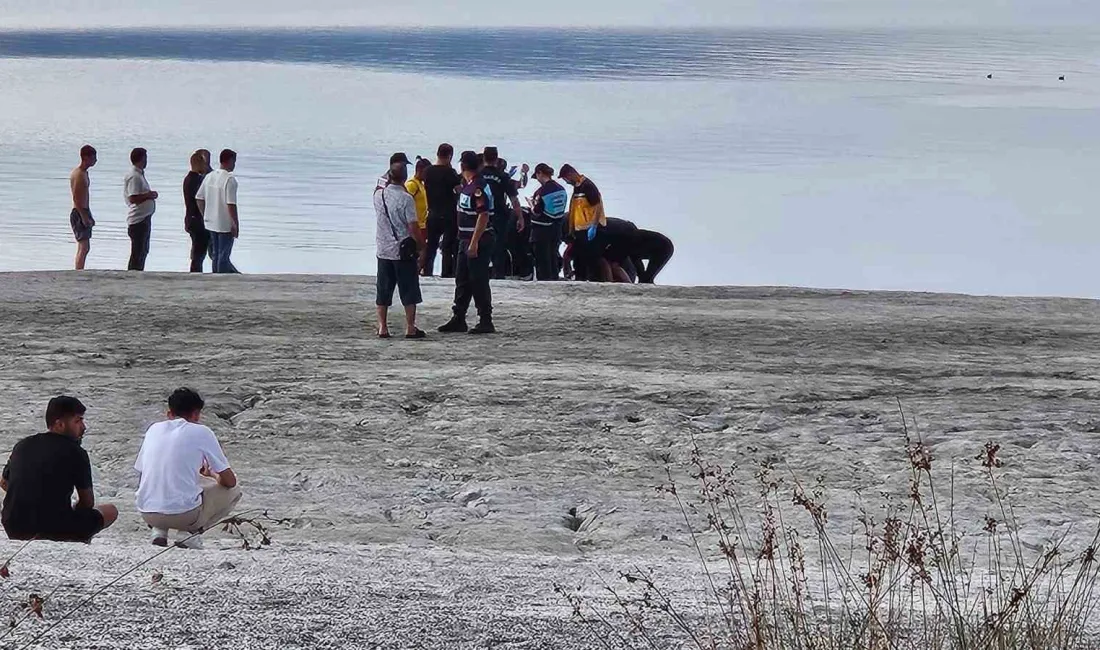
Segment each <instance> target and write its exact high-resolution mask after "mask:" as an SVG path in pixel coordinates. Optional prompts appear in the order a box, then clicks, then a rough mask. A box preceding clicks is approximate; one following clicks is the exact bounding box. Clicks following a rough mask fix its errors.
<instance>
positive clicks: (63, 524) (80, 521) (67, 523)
mask: <svg viewBox="0 0 1100 650" xmlns="http://www.w3.org/2000/svg"><path fill="white" fill-rule="evenodd" d="M32 528H33V529H34V530H31V529H32ZM102 530H103V513H101V512H100V511H98V510H96V509H95V508H77V509H75V510H73V511H72V512H70V513H68V514H66V515H63V516H61V517H58V518H57V519H56V520H54V521H49V522H41V521H40V522H38V525H37V526H31V527H23V526H15V525H12V524H11V523H10V522H9V523H6V524H4V531H5V532H6V533H7V534H8V538H9V539H15V540H30V539H43V540H48V541H53V542H88V541H91V539H92V538H93V537H95V536H96V535H98V534H99V533H100V532H102Z"/></svg>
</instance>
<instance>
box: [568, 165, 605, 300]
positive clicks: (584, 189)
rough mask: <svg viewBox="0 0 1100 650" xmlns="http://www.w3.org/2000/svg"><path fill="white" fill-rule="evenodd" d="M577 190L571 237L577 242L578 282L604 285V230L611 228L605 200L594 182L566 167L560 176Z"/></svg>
mask: <svg viewBox="0 0 1100 650" xmlns="http://www.w3.org/2000/svg"><path fill="white" fill-rule="evenodd" d="M558 178H561V179H562V180H564V181H565V182H566V183H569V184H570V185H572V186H573V198H572V200H571V201H570V204H569V222H568V223H569V234H570V235H571V236H572V239H573V269H574V273H575V275H576V277H577V279H578V280H588V281H597V282H603V281H607V280H609V279H610V278H607V277H606V276H605V275H604V274H603V273H601V269H600V264H599V260H600V259H601V253H602V251H603V246H601V245H600V229H601V228H603V227H605V226H607V215H606V214H605V213H604V207H603V197H602V196H601V195H600V190H599V188H598V187H596V184H595V183H593V182H592V180H591V179H589V178H586V177H585V176H582V175H581V174H580V173H579V172H578V171H577V170H576V169H575V168H574V167H573V166H572V165H562V167H561V171H560V172H559V173H558Z"/></svg>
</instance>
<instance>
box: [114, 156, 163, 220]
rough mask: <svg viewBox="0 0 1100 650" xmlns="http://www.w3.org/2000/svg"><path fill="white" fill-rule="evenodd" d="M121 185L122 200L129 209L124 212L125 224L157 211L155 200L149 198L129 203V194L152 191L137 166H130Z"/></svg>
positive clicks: (145, 217) (135, 194)
mask: <svg viewBox="0 0 1100 650" xmlns="http://www.w3.org/2000/svg"><path fill="white" fill-rule="evenodd" d="M122 186H123V187H122V200H124V201H126V207H127V208H128V209H129V212H127V214H126V223H127V224H129V225H131V226H132V225H134V224H137V223H141V222H142V221H145V220H146V219H148V218H149V217H151V216H153V213H154V212H156V211H157V202H156V201H153V200H151V199H150V200H148V201H142V202H141V203H136V204H135V203H130V197H131V196H137V195H138V194H148V193H149V192H151V191H152V190H151V189H150V188H149V181H147V180H145V172H143V171H142V170H140V169H138V168H137V167H134V168H132V169H131V170H130V171H129V173H127V174H126V179H125V180H124V181H123V182H122Z"/></svg>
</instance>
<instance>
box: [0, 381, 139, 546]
mask: <svg viewBox="0 0 1100 650" xmlns="http://www.w3.org/2000/svg"><path fill="white" fill-rule="evenodd" d="M84 412H85V408H84V405H83V404H81V403H80V400H78V399H76V398H75V397H67V396H64V395H62V396H60V397H55V398H53V399H51V400H50V403H49V406H47V407H46V426H47V428H48V429H49V432H48V433H39V434H37V435H33V436H30V437H29V438H24V439H23V440H21V441H19V443H17V444H16V445H15V448H14V449H12V452H11V457H10V458H9V460H8V464H7V465H5V466H4V473H3V478H2V479H0V489H3V490H4V491H5V492H6V494H5V495H4V507H3V512H2V515H0V520H2V521H3V525H4V530H5V532H7V534H8V537H9V538H11V539H17V540H31V539H46V540H53V541H57V542H90V541H91V540H92V537H94V536H95V535H97V534H98V533H99V532H101V531H102V530H104V529H106V528H108V527H109V526H110V525H111V524H113V523H115V520H117V519H118V508H116V507H115V506H113V505H110V504H103V505H101V506H98V507H97V506H96V504H95V494H94V493H93V492H92V466H91V463H90V462H89V460H88V453H87V452H86V451H84V449H83V447H81V446H80V442H81V440H82V439H83V438H84V432H85V431H86V430H87V428H86V427H85V426H84ZM73 490H76V493H77V502H76V505H75V506H74V505H73V503H72V495H73Z"/></svg>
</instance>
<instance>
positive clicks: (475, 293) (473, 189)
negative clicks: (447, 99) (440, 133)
mask: <svg viewBox="0 0 1100 650" xmlns="http://www.w3.org/2000/svg"><path fill="white" fill-rule="evenodd" d="M461 168H462V179H463V185H462V189H461V190H459V194H458V240H459V243H458V262H457V264H456V268H455V304H454V308H453V311H454V315H453V316H452V317H451V320H450V321H448V322H447V323H446V324H445V325H443V326H442V327H440V328H439V331H440V332H467V331H468V332H469V333H470V334H492V333H493V332H495V331H496V329H495V328H494V327H493V298H492V293H491V292H490V289H489V253H490V251H492V250H493V244H494V241H495V235H496V233H495V232H494V228H493V223H492V221H491V219H490V218H489V217H490V215H491V214H492V213H493V204H494V202H495V199H496V197H494V195H493V191H492V188H491V187H490V185H489V182H488V181H487V180H485V178H484V177H482V176H481V175H480V174H479V173H478V171H479V170H478V160H477V154H476V153H475V152H473V151H465V152H463V153H462V158H461ZM471 300H472V301H473V303H474V305H475V306H476V307H477V314H478V317H479V320H478V324H477V325H476V326H474V327H473V329H470V328H468V327H467V325H466V312H467V311H469V309H470V301H471Z"/></svg>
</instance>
